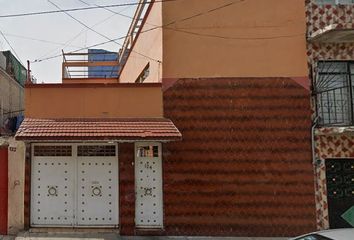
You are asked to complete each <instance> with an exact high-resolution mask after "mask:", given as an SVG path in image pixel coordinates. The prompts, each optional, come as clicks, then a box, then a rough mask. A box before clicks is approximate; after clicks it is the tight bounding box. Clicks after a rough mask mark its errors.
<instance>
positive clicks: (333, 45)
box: [306, 0, 354, 229]
mask: <svg viewBox="0 0 354 240" xmlns="http://www.w3.org/2000/svg"><path fill="white" fill-rule="evenodd" d="M306 16H307V42H308V44H307V48H308V61H309V67H310V68H309V69H310V76H311V80H312V100H313V101H312V103H313V113H314V114H313V126H314V127H313V137H314V139H313V143H314V146H313V151H314V153H313V155H314V157H313V160H314V161H313V162H314V168H315V172H316V177H315V179H316V212H317V228H319V229H327V228H343V227H354V160H353V157H354V151H353V146H354V138H353V123H354V122H353V120H354V118H353V116H354V115H353V114H354V110H353V80H354V62H353V60H354V24H353V22H354V1H352V0H326V1H325V0H307V1H306Z"/></svg>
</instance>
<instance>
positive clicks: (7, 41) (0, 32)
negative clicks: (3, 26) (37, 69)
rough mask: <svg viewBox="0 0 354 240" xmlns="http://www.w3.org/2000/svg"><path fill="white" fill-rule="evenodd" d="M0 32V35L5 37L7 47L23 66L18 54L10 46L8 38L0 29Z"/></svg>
mask: <svg viewBox="0 0 354 240" xmlns="http://www.w3.org/2000/svg"><path fill="white" fill-rule="evenodd" d="M0 34H1V35H2V37H3V38H4V39H5V41H6V43H7V44H8V45H9V47H10V48H11V50H12V51H13V53H14V54H15V56H16V57H17V59H18V60H19V61H20V63H21V64H22V65H23V66H25V64H23V62H22V61H21V58H20V57H19V56H18V54H17V53H16V51H15V49H14V48H13V47H12V46H11V43H10V42H9V40H7V38H6V37H5V35H4V33H3V32H2V31H1V30H0Z"/></svg>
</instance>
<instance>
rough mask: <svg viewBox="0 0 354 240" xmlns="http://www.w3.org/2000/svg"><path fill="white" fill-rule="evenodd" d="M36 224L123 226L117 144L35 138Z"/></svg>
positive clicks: (33, 199) (33, 219) (33, 208)
mask: <svg viewBox="0 0 354 240" xmlns="http://www.w3.org/2000/svg"><path fill="white" fill-rule="evenodd" d="M32 152H33V155H32V156H33V158H32V159H33V160H32V197H31V225H32V226H34V227H35V226H112V227H117V226H118V157H117V156H118V147H117V145H115V144H85V145H84V144H66V145H65V144H34V145H33V148H32Z"/></svg>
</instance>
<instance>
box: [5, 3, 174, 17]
mask: <svg viewBox="0 0 354 240" xmlns="http://www.w3.org/2000/svg"><path fill="white" fill-rule="evenodd" d="M174 1H178V0H155V1H152V0H151V1H150V2H145V3H140V2H137V3H120V4H111V5H102V6H92V7H83V8H69V9H62V10H52V11H41V12H28V13H15V14H7V15H0V18H12V17H25V16H35V15H44V14H53V13H61V12H75V11H84V10H92V9H99V8H115V7H125V6H136V5H141V4H146V3H153V2H174Z"/></svg>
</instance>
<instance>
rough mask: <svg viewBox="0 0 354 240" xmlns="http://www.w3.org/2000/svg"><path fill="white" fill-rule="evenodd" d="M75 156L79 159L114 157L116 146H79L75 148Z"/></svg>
mask: <svg viewBox="0 0 354 240" xmlns="http://www.w3.org/2000/svg"><path fill="white" fill-rule="evenodd" d="M77 156H79V157H94V156H105V157H114V156H116V146H115V145H81V146H78V147H77Z"/></svg>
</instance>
